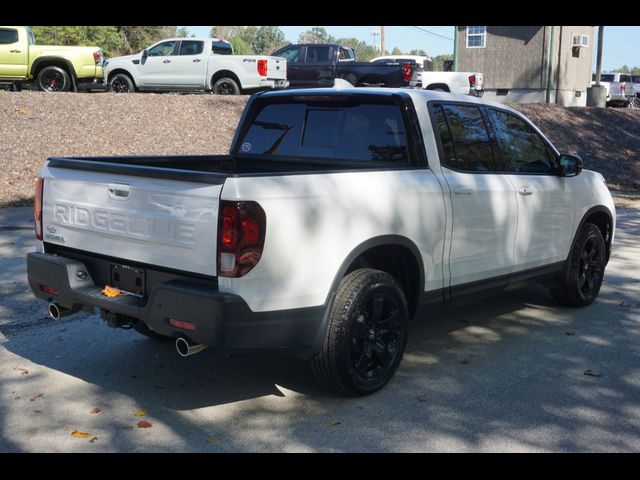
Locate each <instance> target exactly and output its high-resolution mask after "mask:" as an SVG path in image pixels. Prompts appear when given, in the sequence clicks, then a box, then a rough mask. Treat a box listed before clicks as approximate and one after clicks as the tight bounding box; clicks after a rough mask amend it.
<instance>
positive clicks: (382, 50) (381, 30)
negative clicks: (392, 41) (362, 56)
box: [380, 27, 384, 55]
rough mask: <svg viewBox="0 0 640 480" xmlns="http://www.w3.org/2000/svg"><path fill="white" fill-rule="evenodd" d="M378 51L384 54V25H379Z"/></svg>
mask: <svg viewBox="0 0 640 480" xmlns="http://www.w3.org/2000/svg"><path fill="white" fill-rule="evenodd" d="M380 51H381V52H382V53H381V54H382V55H384V27H380Z"/></svg>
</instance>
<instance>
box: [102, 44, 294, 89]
mask: <svg viewBox="0 0 640 480" xmlns="http://www.w3.org/2000/svg"><path fill="white" fill-rule="evenodd" d="M103 68H104V81H105V83H106V84H107V85H108V88H109V90H111V91H112V92H115V93H131V92H134V91H136V90H139V91H203V90H204V91H210V92H212V93H215V94H218V95H238V94H240V93H241V92H243V91H252V90H258V89H280V88H286V87H287V86H288V85H289V83H288V82H287V61H286V60H285V59H283V58H280V57H270V56H267V55H234V54H233V47H232V45H231V44H230V43H229V42H226V41H223V40H218V39H217V38H170V39H167V40H162V41H161V42H158V43H156V44H155V45H152V46H151V47H149V48H147V49H145V50H143V51H142V52H141V53H138V54H136V55H128V56H125V57H114V58H110V59H108V60H106V61H105V62H104V66H103Z"/></svg>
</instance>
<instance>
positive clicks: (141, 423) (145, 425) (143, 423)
mask: <svg viewBox="0 0 640 480" xmlns="http://www.w3.org/2000/svg"><path fill="white" fill-rule="evenodd" d="M151 426H153V423H151V422H147V421H146V420H140V421H139V422H138V428H149V427H151Z"/></svg>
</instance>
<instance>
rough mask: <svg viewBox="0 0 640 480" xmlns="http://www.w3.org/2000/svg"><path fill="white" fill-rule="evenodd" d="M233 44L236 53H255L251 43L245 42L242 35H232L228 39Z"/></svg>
mask: <svg viewBox="0 0 640 480" xmlns="http://www.w3.org/2000/svg"><path fill="white" fill-rule="evenodd" d="M226 40H227V41H228V42H229V43H231V45H232V46H233V52H234V53H235V54H236V55H253V50H252V49H251V45H249V44H248V43H247V42H245V41H244V40H243V39H242V38H241V37H231V38H229V39H226Z"/></svg>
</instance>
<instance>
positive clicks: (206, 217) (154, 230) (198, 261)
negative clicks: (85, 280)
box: [42, 166, 222, 276]
mask: <svg viewBox="0 0 640 480" xmlns="http://www.w3.org/2000/svg"><path fill="white" fill-rule="evenodd" d="M43 177H44V178H45V182H44V193H43V220H42V221H43V235H44V241H45V242H49V243H54V244H58V245H64V246H65V247H70V248H75V249H79V250H84V251H88V252H92V253H97V254H101V255H106V256H111V257H115V258H118V259H123V260H132V261H135V262H140V263H147V264H151V265H157V266H162V267H167V268H172V269H176V270H182V271H188V272H193V273H199V274H203V275H210V276H215V275H216V238H217V222H218V204H219V198H220V192H221V190H222V182H220V184H210V183H197V182H191V181H189V182H187V181H177V180H169V179H159V178H141V177H137V176H133V175H120V174H111V173H103V172H90V171H79V170H72V169H66V168H52V167H50V166H49V167H45V168H44V169H43Z"/></svg>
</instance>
